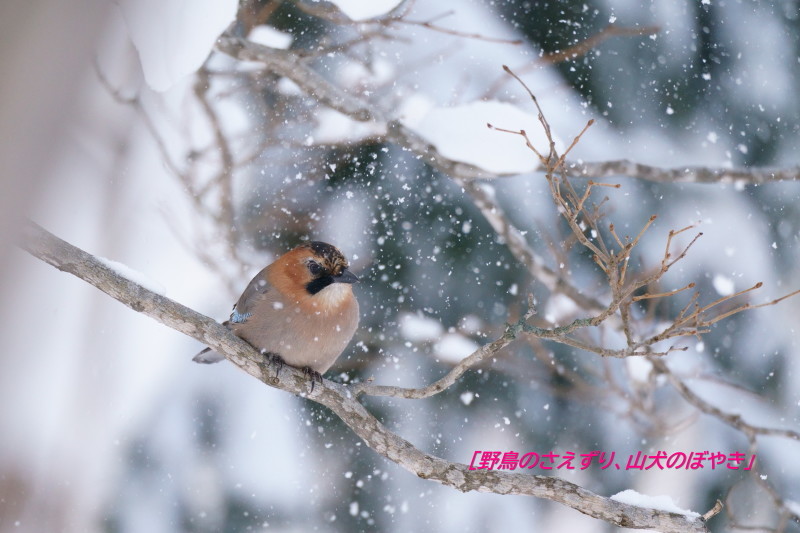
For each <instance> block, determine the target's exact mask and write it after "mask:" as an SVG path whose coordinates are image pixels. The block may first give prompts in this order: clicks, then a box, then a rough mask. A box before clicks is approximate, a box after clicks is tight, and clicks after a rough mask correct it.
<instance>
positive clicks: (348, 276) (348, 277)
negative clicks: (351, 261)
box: [333, 268, 358, 283]
mask: <svg viewBox="0 0 800 533" xmlns="http://www.w3.org/2000/svg"><path fill="white" fill-rule="evenodd" d="M357 281H358V276H356V275H355V274H353V273H352V272H350V271H349V270H347V269H346V268H345V269H344V270H342V272H341V274H339V275H338V276H333V282H334V283H355V282H357Z"/></svg>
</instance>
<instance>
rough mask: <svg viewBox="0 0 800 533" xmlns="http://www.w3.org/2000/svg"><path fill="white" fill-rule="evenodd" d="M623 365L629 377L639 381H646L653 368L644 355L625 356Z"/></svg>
mask: <svg viewBox="0 0 800 533" xmlns="http://www.w3.org/2000/svg"><path fill="white" fill-rule="evenodd" d="M625 366H627V367H628V375H629V376H630V377H631V379H632V380H634V381H638V382H640V383H647V382H648V380H649V379H650V372H651V371H652V370H653V364H652V363H651V362H650V361H648V360H647V359H645V358H644V357H626V358H625Z"/></svg>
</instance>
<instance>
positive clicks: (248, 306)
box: [230, 268, 272, 324]
mask: <svg viewBox="0 0 800 533" xmlns="http://www.w3.org/2000/svg"><path fill="white" fill-rule="evenodd" d="M271 290H272V285H270V283H269V281H267V269H266V268H265V269H263V270H262V271H261V272H259V273H258V274H256V276H255V277H254V278H253V279H252V280H250V283H249V284H248V285H247V288H245V290H244V292H243V293H242V295H241V296H240V297H239V301H238V302H236V305H234V306H233V312H232V313H231V318H230V321H231V322H233V323H235V324H241V323H242V322H244V321H246V320H247V319H248V318H250V316H252V314H253V310H254V309H255V307H256V304H258V302H260V301H262V300H263V299H264V298H265V297H266V296H267V294H268V293H269V292H270V291H271Z"/></svg>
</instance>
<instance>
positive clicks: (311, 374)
mask: <svg viewBox="0 0 800 533" xmlns="http://www.w3.org/2000/svg"><path fill="white" fill-rule="evenodd" d="M303 374H304V375H305V376H306V378H307V379H309V380H310V381H311V391H310V392H314V383H315V382H317V381H318V382H319V383H320V384H322V374H320V373H319V372H317V371H316V370H314V369H313V368H309V367H307V366H305V367H303Z"/></svg>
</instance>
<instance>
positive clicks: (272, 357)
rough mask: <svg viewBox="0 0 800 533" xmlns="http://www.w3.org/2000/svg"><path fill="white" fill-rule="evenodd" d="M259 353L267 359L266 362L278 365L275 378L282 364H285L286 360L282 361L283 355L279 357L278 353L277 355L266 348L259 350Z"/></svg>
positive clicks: (281, 368)
mask: <svg viewBox="0 0 800 533" xmlns="http://www.w3.org/2000/svg"><path fill="white" fill-rule="evenodd" d="M261 355H263V356H264V357H265V358H266V359H267V361H268V362H270V363H272V364H274V365H276V366H277V367H278V369H277V370H276V371H275V377H276V378H277V377H278V374H280V373H281V370H283V365H285V364H286V361H284V360H283V357H281V356H280V355H278V354H276V353H272V352H268V351H266V350H261Z"/></svg>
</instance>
